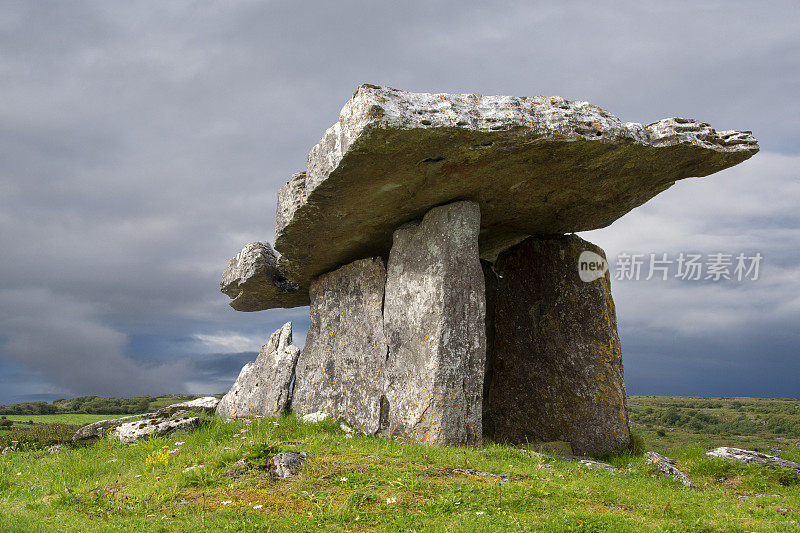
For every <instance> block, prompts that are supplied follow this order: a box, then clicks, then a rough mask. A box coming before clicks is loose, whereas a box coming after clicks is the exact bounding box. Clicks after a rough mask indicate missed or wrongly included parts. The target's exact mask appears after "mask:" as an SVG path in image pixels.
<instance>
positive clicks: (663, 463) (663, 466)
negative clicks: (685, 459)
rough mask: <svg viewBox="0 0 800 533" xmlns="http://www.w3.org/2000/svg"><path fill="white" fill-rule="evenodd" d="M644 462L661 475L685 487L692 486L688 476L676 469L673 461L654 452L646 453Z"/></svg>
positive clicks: (676, 466)
mask: <svg viewBox="0 0 800 533" xmlns="http://www.w3.org/2000/svg"><path fill="white" fill-rule="evenodd" d="M644 460H645V462H646V463H647V464H650V465H653V466H655V467H656V470H658V471H659V473H661V474H662V475H664V476H667V477H671V478H672V479H674V480H676V481H680V482H681V483H683V485H684V486H686V487H691V486H692V481H691V480H690V479H689V476H687V475H686V474H685V473H684V472H682V471H681V470H680V469H679V468H678V464H677V463H676V462H675V460H673V459H670V458H669V457H665V456H663V455H661V454H660V453H656V452H647V453H646V454H644Z"/></svg>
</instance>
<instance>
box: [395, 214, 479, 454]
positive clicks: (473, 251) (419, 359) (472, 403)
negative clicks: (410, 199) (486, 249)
mask: <svg viewBox="0 0 800 533" xmlns="http://www.w3.org/2000/svg"><path fill="white" fill-rule="evenodd" d="M480 220H481V212H480V208H479V206H478V204H477V203H475V202H454V203H451V204H448V205H444V206H440V207H436V208H434V209H431V210H430V211H429V212H428V213H427V214H426V215H425V217H424V218H423V219H422V221H421V222H416V223H410V224H407V225H405V226H403V227H400V228H398V229H397V230H396V231H395V232H394V244H393V246H392V248H391V252H390V254H389V262H388V265H387V282H386V294H385V303H384V315H383V317H384V330H385V333H386V339H387V343H388V345H389V353H388V359H387V362H386V365H387V376H388V381H387V389H386V399H387V404H386V406H385V408H386V410H387V412H388V418H387V419H388V424H389V426H388V427H389V431H390V432H391V434H393V435H398V436H406V437H409V438H412V439H414V440H418V441H423V442H429V443H435V444H452V443H462V444H463V443H479V442H481V437H482V435H481V427H482V426H481V402H482V397H483V375H484V364H485V358H486V329H485V325H484V315H485V307H486V302H485V295H484V279H483V271H482V270H481V264H480V260H479V259H478V233H479V230H480Z"/></svg>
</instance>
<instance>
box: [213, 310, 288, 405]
mask: <svg viewBox="0 0 800 533" xmlns="http://www.w3.org/2000/svg"><path fill="white" fill-rule="evenodd" d="M299 355H300V349H299V348H298V347H297V346H295V345H293V344H292V323H291V322H287V323H286V324H284V325H283V327H281V328H280V329H279V330H277V331H276V332H275V333H273V334H272V335H270V337H269V342H268V343H267V344H265V345H264V346H262V347H261V353H259V354H258V357H257V358H256V360H255V361H251V362H249V363H247V364H246V365H244V368H242V371H241V372H240V373H239V377H238V378H237V379H236V383H234V384H233V387H231V390H229V391H228V393H227V394H226V395H225V396H223V397H222V400H220V402H219V404H218V405H217V414H219V415H222V416H225V417H237V416H275V415H279V414H281V413H284V412H285V411H287V410H288V408H289V406H290V402H291V396H290V395H289V392H290V388H291V383H292V377H293V376H294V369H295V365H296V364H297V358H298V356H299Z"/></svg>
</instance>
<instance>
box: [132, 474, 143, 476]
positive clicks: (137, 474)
mask: <svg viewBox="0 0 800 533" xmlns="http://www.w3.org/2000/svg"><path fill="white" fill-rule="evenodd" d="M133 477H142V475H141V474H136V475H135V476H133Z"/></svg>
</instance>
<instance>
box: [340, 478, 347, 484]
mask: <svg viewBox="0 0 800 533" xmlns="http://www.w3.org/2000/svg"><path fill="white" fill-rule="evenodd" d="M339 481H341V482H342V483H345V482H346V481H347V478H346V477H340V478H339Z"/></svg>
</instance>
